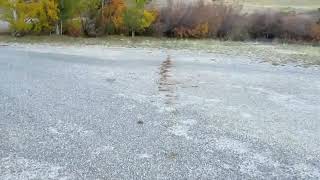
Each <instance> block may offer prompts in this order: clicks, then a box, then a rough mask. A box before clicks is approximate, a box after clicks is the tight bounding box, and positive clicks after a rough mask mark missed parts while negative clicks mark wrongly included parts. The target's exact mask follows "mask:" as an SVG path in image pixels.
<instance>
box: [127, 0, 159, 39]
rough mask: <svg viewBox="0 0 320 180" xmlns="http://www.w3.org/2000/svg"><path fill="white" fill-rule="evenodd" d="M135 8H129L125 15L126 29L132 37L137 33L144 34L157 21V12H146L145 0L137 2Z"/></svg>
mask: <svg viewBox="0 0 320 180" xmlns="http://www.w3.org/2000/svg"><path fill="white" fill-rule="evenodd" d="M135 2H136V4H135V5H134V6H131V7H128V8H127V9H126V11H125V12H124V14H123V22H124V27H125V29H126V31H127V33H131V35H132V37H134V36H135V33H137V32H138V33H141V32H144V31H145V30H146V29H147V28H149V27H150V26H151V24H152V23H153V22H154V21H155V20H156V15H157V14H156V12H155V11H149V10H145V8H144V4H145V1H144V0H139V1H138V0H136V1H135Z"/></svg>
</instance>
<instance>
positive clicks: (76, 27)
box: [65, 19, 82, 37]
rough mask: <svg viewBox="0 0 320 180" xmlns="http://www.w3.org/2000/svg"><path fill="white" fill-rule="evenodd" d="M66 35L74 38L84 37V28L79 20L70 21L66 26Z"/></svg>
mask: <svg viewBox="0 0 320 180" xmlns="http://www.w3.org/2000/svg"><path fill="white" fill-rule="evenodd" d="M65 27H66V34H67V35H69V36H72V37H79V36H81V35H82V26H81V21H80V20H79V19H74V20H69V21H67V23H66V24H65Z"/></svg>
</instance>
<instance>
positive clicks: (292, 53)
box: [0, 36, 320, 66]
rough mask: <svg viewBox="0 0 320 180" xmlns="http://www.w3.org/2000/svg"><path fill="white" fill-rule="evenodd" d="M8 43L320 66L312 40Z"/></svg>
mask: <svg viewBox="0 0 320 180" xmlns="http://www.w3.org/2000/svg"><path fill="white" fill-rule="evenodd" d="M6 43H27V44H39V43H40V44H41V43H45V44H52V45H57V46H59V45H80V46H90V45H99V46H105V47H128V48H136V47H138V48H157V49H163V48H165V49H176V50H182V49H183V50H191V51H201V52H210V53H216V54H223V55H230V56H241V57H247V58H250V59H252V60H258V61H261V62H270V63H272V64H274V65H282V64H287V63H294V64H297V65H301V66H320V46H312V45H311V44H285V43H277V42H273V43H265V42H236V41H219V40H211V39H202V40H201V39H200V40H197V39H173V38H153V37H136V38H134V39H132V38H129V37H125V36H107V37H100V38H72V37H68V36H25V37H22V38H15V37H11V36H0V44H6Z"/></svg>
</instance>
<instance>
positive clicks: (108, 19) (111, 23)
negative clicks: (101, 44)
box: [100, 0, 126, 33]
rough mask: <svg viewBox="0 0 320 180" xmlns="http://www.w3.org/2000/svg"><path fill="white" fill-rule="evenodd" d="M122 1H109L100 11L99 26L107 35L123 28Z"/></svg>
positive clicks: (124, 6) (124, 5)
mask: <svg viewBox="0 0 320 180" xmlns="http://www.w3.org/2000/svg"><path fill="white" fill-rule="evenodd" d="M125 9H126V4H125V1H124V0H110V1H109V2H108V3H107V4H106V5H105V6H104V7H103V9H102V17H101V20H100V26H102V27H103V29H105V30H106V31H107V32H108V33H110V32H119V31H120V30H121V29H122V27H123V13H124V11H125Z"/></svg>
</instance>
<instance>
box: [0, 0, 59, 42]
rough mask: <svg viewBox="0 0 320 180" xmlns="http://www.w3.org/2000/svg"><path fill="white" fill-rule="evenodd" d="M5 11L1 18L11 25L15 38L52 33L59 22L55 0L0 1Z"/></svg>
mask: <svg viewBox="0 0 320 180" xmlns="http://www.w3.org/2000/svg"><path fill="white" fill-rule="evenodd" d="M0 4H1V8H2V10H3V11H4V12H3V14H2V16H1V18H2V19H3V20H5V21H7V22H9V24H10V29H11V31H12V33H13V34H14V35H15V36H20V35H23V34H26V33H29V32H32V33H41V32H51V31H52V30H53V27H54V24H55V22H56V21H57V20H58V12H59V9H58V6H57V3H56V1H55V0H31V1H24V0H0Z"/></svg>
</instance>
